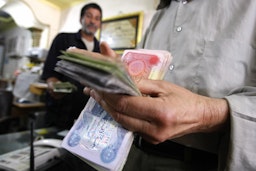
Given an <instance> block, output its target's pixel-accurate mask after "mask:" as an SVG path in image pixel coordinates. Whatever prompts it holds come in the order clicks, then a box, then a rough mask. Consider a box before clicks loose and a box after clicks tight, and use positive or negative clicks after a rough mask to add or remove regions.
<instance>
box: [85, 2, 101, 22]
mask: <svg viewBox="0 0 256 171" xmlns="http://www.w3.org/2000/svg"><path fill="white" fill-rule="evenodd" d="M89 8H95V9H97V10H99V11H100V14H101V17H102V10H101V7H100V6H99V5H98V4H96V3H89V4H86V5H84V6H83V8H82V9H81V14H80V19H81V18H83V16H84V14H85V12H86V11H87V10H88V9H89Z"/></svg>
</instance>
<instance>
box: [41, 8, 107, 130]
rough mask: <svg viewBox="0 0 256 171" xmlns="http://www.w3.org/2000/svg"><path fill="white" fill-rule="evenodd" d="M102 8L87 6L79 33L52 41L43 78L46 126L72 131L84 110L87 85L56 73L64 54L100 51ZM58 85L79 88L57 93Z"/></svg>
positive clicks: (82, 11)
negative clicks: (75, 49) (97, 36)
mask: <svg viewBox="0 0 256 171" xmlns="http://www.w3.org/2000/svg"><path fill="white" fill-rule="evenodd" d="M101 21H102V9H101V7H100V6H99V5H98V4H95V3H89V4H86V5H85V6H83V8H82V9H81V14H80V23H81V26H82V27H81V29H80V30H79V31H78V32H77V33H59V34H58V35H57V36H56V37H55V39H54V40H53V42H52V45H51V47H50V50H49V53H48V56H47V58H46V61H45V63H44V69H43V73H42V79H43V80H45V81H46V82H47V84H48V91H47V94H46V110H47V112H46V117H45V122H46V126H56V127H58V128H60V129H70V128H71V127H72V125H73V122H74V120H75V119H76V118H77V117H78V116H79V114H80V112H81V111H82V109H83V108H84V106H85V104H86V102H87V100H88V98H89V97H88V96H87V95H85V94H83V88H84V86H83V85H81V84H80V83H79V82H77V81H75V80H73V79H72V78H69V77H66V76H64V75H62V74H61V73H58V72H56V71H55V70H54V68H55V66H56V63H57V62H58V60H59V59H58V58H57V57H58V56H59V55H61V51H65V50H66V49H68V48H69V47H77V48H80V49H85V50H88V51H93V52H100V48H99V41H98V40H97V39H96V37H95V33H96V32H97V30H98V29H99V28H100V27H101ZM57 82H69V83H71V84H73V85H75V86H76V87H77V90H75V91H73V92H72V93H57V92H54V91H53V85H54V84H55V83H57Z"/></svg>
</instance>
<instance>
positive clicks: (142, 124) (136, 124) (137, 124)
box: [98, 99, 151, 133]
mask: <svg viewBox="0 0 256 171" xmlns="http://www.w3.org/2000/svg"><path fill="white" fill-rule="evenodd" d="M98 103H99V104H100V105H101V106H102V107H103V108H104V110H105V111H106V112H107V113H109V114H110V115H111V116H112V117H113V119H114V120H115V121H116V122H118V123H120V124H121V125H122V126H123V127H124V128H126V129H128V130H130V131H133V132H142V133H146V132H147V131H148V130H150V129H149V128H150V126H151V123H150V122H148V121H146V120H140V119H138V118H134V117H130V116H128V115H123V114H121V113H119V112H117V111H116V110H114V108H112V107H111V106H109V105H108V104H107V103H106V102H105V101H104V100H102V99H101V100H99V101H98Z"/></svg>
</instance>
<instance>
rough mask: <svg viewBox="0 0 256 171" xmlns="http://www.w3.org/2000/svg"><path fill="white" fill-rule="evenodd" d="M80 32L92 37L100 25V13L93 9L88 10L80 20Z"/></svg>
mask: <svg viewBox="0 0 256 171" xmlns="http://www.w3.org/2000/svg"><path fill="white" fill-rule="evenodd" d="M80 22H81V24H82V31H83V32H84V33H85V34H90V35H94V34H95V33H96V31H97V30H98V29H99V28H100V25H101V13H100V11H99V10H97V9H95V8H89V9H87V10H86V12H85V13H84V16H83V17H82V18H81V20H80Z"/></svg>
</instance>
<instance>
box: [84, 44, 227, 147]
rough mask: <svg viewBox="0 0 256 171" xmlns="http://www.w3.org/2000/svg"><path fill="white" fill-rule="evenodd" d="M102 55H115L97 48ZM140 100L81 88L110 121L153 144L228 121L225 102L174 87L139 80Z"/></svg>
mask: <svg viewBox="0 0 256 171" xmlns="http://www.w3.org/2000/svg"><path fill="white" fill-rule="evenodd" d="M101 49H102V53H103V54H104V55H108V56H112V57H115V56H116V54H115V53H114V51H113V50H111V49H110V48H109V47H108V46H107V44H101ZM137 86H138V88H139V90H140V91H141V93H142V94H144V96H139V97H138V96H127V95H117V94H109V93H104V92H97V91H95V90H93V89H90V88H88V87H87V88H85V89H84V92H85V93H86V94H88V95H90V96H92V97H93V98H94V99H95V100H96V101H97V102H98V103H99V104H100V105H101V106H102V107H103V108H104V109H105V110H106V111H107V112H108V113H109V114H110V115H112V117H113V118H114V119H115V120H116V121H117V122H118V123H120V124H121V125H123V126H124V127H125V128H127V129H128V130H131V131H133V132H137V133H138V134H140V135H141V136H142V137H143V138H144V139H146V140H148V141H149V142H151V143H154V144H157V143H160V142H163V141H165V140H167V139H172V138H176V137H180V136H183V135H186V134H190V133H196V132H210V131H215V130H219V129H221V128H222V127H223V126H224V125H225V124H226V122H227V121H228V118H229V108H228V103H227V101H226V100H225V99H215V98H209V97H205V96H201V95H198V94H195V93H192V92H191V91H189V90H187V89H184V88H182V87H180V86H177V85H175V84H172V83H169V82H166V81H159V80H157V81H156V80H148V79H143V80H141V81H140V82H139V83H137Z"/></svg>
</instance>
